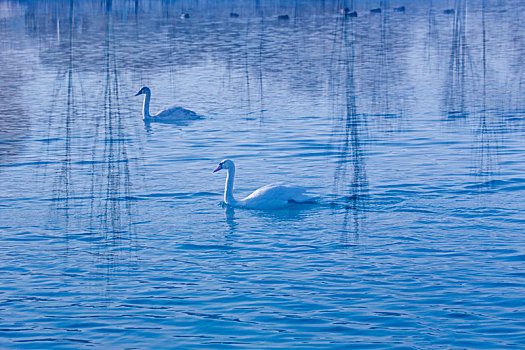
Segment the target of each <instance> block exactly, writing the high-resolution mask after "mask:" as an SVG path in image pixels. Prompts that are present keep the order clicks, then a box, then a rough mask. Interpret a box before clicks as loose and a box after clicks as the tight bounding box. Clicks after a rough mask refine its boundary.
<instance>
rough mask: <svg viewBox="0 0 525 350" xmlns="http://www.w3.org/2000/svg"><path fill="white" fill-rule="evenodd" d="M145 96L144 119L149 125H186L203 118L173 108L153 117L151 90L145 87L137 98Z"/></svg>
mask: <svg viewBox="0 0 525 350" xmlns="http://www.w3.org/2000/svg"><path fill="white" fill-rule="evenodd" d="M139 95H144V104H143V105H142V119H143V120H144V123H146V124H147V125H148V124H149V123H153V122H156V123H168V124H185V123H187V122H188V121H191V120H196V119H200V118H202V117H201V116H200V115H198V114H197V113H195V112H193V111H190V110H189V109H185V108H182V107H172V108H169V109H164V110H161V111H158V112H157V113H155V114H153V115H151V114H150V113H149V104H150V100H151V90H150V88H148V87H146V86H145V87H143V88H142V89H140V91H139V92H137V93H136V94H135V96H139Z"/></svg>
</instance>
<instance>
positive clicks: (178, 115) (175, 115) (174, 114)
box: [153, 107, 199, 119]
mask: <svg viewBox="0 0 525 350" xmlns="http://www.w3.org/2000/svg"><path fill="white" fill-rule="evenodd" d="M153 118H156V119H198V118H199V115H197V113H195V112H193V111H190V110H189V109H185V108H182V107H172V108H169V109H165V110H162V111H159V112H158V113H157V114H155V115H154V116H153Z"/></svg>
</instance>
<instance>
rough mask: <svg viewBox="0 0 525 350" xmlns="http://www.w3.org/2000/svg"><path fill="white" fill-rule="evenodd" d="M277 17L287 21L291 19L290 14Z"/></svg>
mask: <svg viewBox="0 0 525 350" xmlns="http://www.w3.org/2000/svg"><path fill="white" fill-rule="evenodd" d="M277 19H278V20H280V21H287V20H289V19H290V17H289V16H288V15H280V16H279V17H277Z"/></svg>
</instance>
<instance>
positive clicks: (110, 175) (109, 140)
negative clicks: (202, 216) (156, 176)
mask: <svg viewBox="0 0 525 350" xmlns="http://www.w3.org/2000/svg"><path fill="white" fill-rule="evenodd" d="M106 11H107V12H106V42H105V62H106V80H105V86H104V119H103V130H104V148H103V160H104V163H105V165H106V169H105V177H106V182H105V184H104V186H105V196H104V197H103V198H104V199H103V201H104V206H103V208H104V209H103V218H104V220H102V228H103V232H104V233H105V234H106V237H107V235H108V234H111V235H113V239H115V238H119V237H120V234H122V233H125V232H127V233H129V234H131V233H132V225H131V222H132V216H133V210H134V207H133V203H134V199H133V196H132V194H131V175H130V169H129V159H128V151H127V146H126V144H127V142H128V141H129V140H128V138H127V135H126V133H125V130H126V128H125V126H124V124H123V119H122V113H121V107H120V95H119V87H120V85H119V72H118V64H117V62H118V56H117V51H116V49H115V45H116V39H115V32H114V25H113V22H112V19H113V16H112V8H111V1H110V0H109V1H108V2H107V3H106ZM95 147H96V146H95ZM93 158H95V154H93ZM94 163H95V162H93V164H94ZM92 197H93V196H92Z"/></svg>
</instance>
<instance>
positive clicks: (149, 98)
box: [142, 91, 151, 119]
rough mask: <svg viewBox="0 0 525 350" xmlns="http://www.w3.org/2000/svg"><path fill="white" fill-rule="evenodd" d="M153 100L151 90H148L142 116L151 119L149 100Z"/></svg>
mask: <svg viewBox="0 0 525 350" xmlns="http://www.w3.org/2000/svg"><path fill="white" fill-rule="evenodd" d="M150 100H151V92H149V91H148V92H146V94H145V96H144V104H143V105H142V118H144V119H149V118H151V115H150V114H149V101H150Z"/></svg>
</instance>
